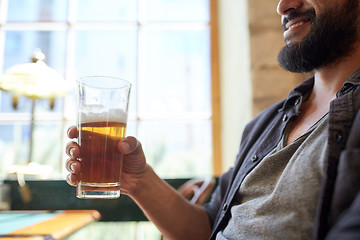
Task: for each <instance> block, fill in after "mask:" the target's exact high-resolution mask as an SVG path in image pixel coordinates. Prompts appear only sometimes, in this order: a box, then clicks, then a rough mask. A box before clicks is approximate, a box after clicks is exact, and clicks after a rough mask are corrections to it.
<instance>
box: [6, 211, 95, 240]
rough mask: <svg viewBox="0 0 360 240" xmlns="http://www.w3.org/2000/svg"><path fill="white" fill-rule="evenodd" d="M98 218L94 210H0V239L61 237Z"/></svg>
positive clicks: (47, 238) (48, 238) (25, 239)
mask: <svg viewBox="0 0 360 240" xmlns="http://www.w3.org/2000/svg"><path fill="white" fill-rule="evenodd" d="M98 219H100V214H99V212H98V211H96V210H60V211H55V212H49V211H4V212H0V240H14V239H24V240H27V239H31V240H37V239H39V240H40V239H45V240H51V239H61V238H63V237H66V236H68V235H69V234H71V233H73V232H75V231H76V230H78V229H80V228H81V227H83V226H85V225H87V224H89V223H91V222H93V221H95V220H98Z"/></svg>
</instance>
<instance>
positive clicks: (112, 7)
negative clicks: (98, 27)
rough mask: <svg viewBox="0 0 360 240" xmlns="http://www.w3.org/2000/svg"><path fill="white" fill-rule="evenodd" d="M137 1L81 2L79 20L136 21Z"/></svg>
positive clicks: (83, 0) (79, 4)
mask: <svg viewBox="0 0 360 240" xmlns="http://www.w3.org/2000/svg"><path fill="white" fill-rule="evenodd" d="M136 12H137V1H134V0H79V1H78V7H77V20H78V21H80V22H83V21H90V22H93V21H100V22H101V21H136V17H137V13H136Z"/></svg>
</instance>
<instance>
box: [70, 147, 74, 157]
mask: <svg viewBox="0 0 360 240" xmlns="http://www.w3.org/2000/svg"><path fill="white" fill-rule="evenodd" d="M74 151H75V149H74V148H71V149H70V151H69V152H70V155H71V156H73V155H74Z"/></svg>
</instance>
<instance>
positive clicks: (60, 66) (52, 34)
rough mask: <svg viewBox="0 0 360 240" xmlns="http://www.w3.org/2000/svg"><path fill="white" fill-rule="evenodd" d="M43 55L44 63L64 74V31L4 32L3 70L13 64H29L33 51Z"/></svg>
mask: <svg viewBox="0 0 360 240" xmlns="http://www.w3.org/2000/svg"><path fill="white" fill-rule="evenodd" d="M36 48H39V49H41V51H42V52H43V53H44V54H45V56H46V59H45V62H46V64H47V65H49V67H51V68H54V69H55V70H57V71H58V72H59V73H60V74H64V67H65V52H66V51H65V50H66V32H65V31H30V30H29V31H6V38H5V56H4V69H7V68H9V67H10V66H13V65H15V64H20V63H29V62H31V56H32V54H33V51H34V49H36Z"/></svg>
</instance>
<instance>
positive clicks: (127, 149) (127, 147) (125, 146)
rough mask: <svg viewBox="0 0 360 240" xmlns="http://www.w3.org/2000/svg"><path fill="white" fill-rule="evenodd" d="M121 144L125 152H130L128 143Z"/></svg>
mask: <svg viewBox="0 0 360 240" xmlns="http://www.w3.org/2000/svg"><path fill="white" fill-rule="evenodd" d="M120 144H121V146H122V147H121V148H122V149H123V151H125V152H127V151H129V149H130V145H129V144H128V143H127V142H120Z"/></svg>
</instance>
